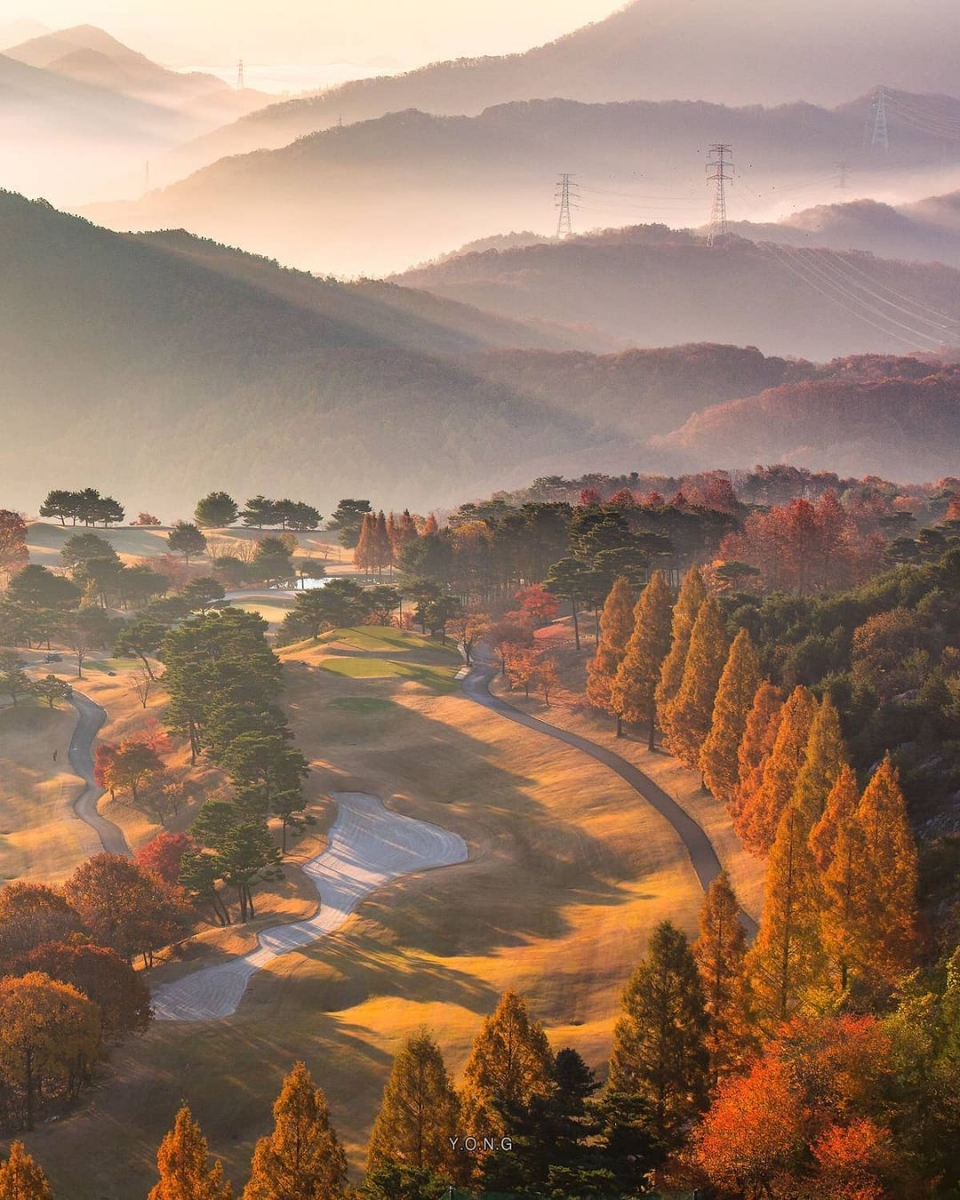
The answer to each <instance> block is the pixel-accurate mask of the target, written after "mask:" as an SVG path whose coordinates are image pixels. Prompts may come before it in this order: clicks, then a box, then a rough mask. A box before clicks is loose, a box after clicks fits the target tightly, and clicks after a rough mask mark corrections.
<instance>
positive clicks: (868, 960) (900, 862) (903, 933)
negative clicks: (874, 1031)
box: [852, 755, 917, 986]
mask: <svg viewBox="0 0 960 1200" xmlns="http://www.w3.org/2000/svg"><path fill="white" fill-rule="evenodd" d="M855 824H856V826H857V828H858V829H859V834H860V840H861V852H862V860H861V861H862V864H863V871H862V877H861V880H860V888H859V896H858V903H857V908H858V910H859V911H858V912H857V918H858V920H857V930H856V933H855V936H854V938H853V945H852V957H853V960H854V963H853V965H854V968H855V970H857V971H858V972H859V973H861V974H862V976H863V977H864V978H865V979H867V980H870V979H876V980H879V981H881V982H882V983H883V984H886V985H888V986H892V985H893V984H895V983H896V982H897V980H898V979H899V978H900V976H901V975H903V974H904V973H905V972H906V971H908V970H909V969H910V968H911V966H913V964H914V960H915V958H916V937H917V845H916V842H915V840H914V837H913V832H912V830H911V829H910V823H909V821H908V819H907V807H906V803H905V802H904V798H903V792H902V791H901V790H900V779H899V776H898V774H897V770H896V768H895V767H894V765H893V763H892V762H891V761H890V756H889V755H887V757H886V758H885V759H884V760H883V762H882V763H881V764H880V766H879V767H878V768H877V770H876V771H875V772H874V774H873V778H872V779H871V780H870V782H869V783H868V784H867V786H866V788H865V790H864V793H863V797H862V798H861V800H860V805H859V807H858V808H857V813H856V817H855Z"/></svg>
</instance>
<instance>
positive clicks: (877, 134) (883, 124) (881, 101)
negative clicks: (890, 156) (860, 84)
mask: <svg viewBox="0 0 960 1200" xmlns="http://www.w3.org/2000/svg"><path fill="white" fill-rule="evenodd" d="M873 108H874V113H873V136H872V137H871V139H870V145H871V146H872V147H873V149H874V150H882V151H883V152H884V153H886V152H887V151H888V150H889V149H890V138H889V137H888V135H887V89H886V88H883V87H878V88H877V90H876V93H875V95H874V98H873Z"/></svg>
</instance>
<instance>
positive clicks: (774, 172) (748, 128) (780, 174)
mask: <svg viewBox="0 0 960 1200" xmlns="http://www.w3.org/2000/svg"><path fill="white" fill-rule="evenodd" d="M869 110H870V99H869V97H865V98H862V99H861V101H860V102H858V103H856V104H850V105H845V106H844V107H843V109H842V110H840V109H837V110H830V109H824V108H816V107H814V106H812V105H809V104H792V105H785V106H782V107H778V108H760V107H752V108H725V107H722V106H720V105H715V104H705V103H692V102H678V101H671V102H669V103H667V102H665V103H657V104H654V103H647V102H640V101H635V102H630V103H611V104H582V103H578V102H575V101H570V100H536V101H524V102H514V103H511V104H504V105H500V106H497V107H494V108H489V109H486V110H484V112H483V113H481V114H480V115H479V116H476V117H437V116H431V115H429V114H426V113H422V112H418V111H416V110H411V111H406V112H399V113H392V114H390V115H388V116H385V117H381V118H379V119H377V120H371V121H364V122H360V123H358V124H355V125H350V126H344V127H342V128H340V127H336V128H334V129H331V130H327V131H326V132H323V133H317V134H311V135H309V136H307V137H303V138H301V139H300V140H298V141H295V142H293V143H292V144H291V145H289V146H285V147H284V148H282V149H280V150H273V151H258V152H256V153H253V154H246V155H239V156H236V157H232V158H226V159H221V160H220V161H219V162H217V163H214V164H213V165H212V166H209V167H206V168H204V169H203V170H201V171H198V172H196V173H195V174H194V175H191V176H190V177H189V178H187V179H185V180H182V181H181V182H179V183H176V184H174V185H173V186H170V187H166V188H163V189H159V190H156V191H153V192H151V193H150V194H148V195H147V196H145V197H143V198H142V199H140V200H138V201H136V202H132V203H128V204H105V205H97V206H91V207H89V208H87V209H85V210H84V212H85V214H86V215H89V216H90V217H92V218H93V219H94V220H96V221H97V222H98V223H101V224H106V225H109V226H111V227H112V228H117V229H149V228H158V227H167V226H183V227H185V228H187V229H190V230H192V231H193V232H195V233H199V234H203V235H206V236H210V237H214V238H216V239H217V240H218V241H227V242H236V243H239V244H241V245H244V246H247V247H249V248H250V249H253V250H256V251H258V252H261V253H265V254H269V255H271V256H275V257H278V258H280V259H282V260H284V261H286V262H290V263H294V264H296V265H297V266H302V267H308V268H310V269H313V270H316V271H322V272H331V271H332V272H337V273H341V274H356V273H364V274H369V273H375V274H381V273H383V272H385V271H389V270H397V269H401V268H402V267H404V266H406V265H408V264H409V263H411V262H416V261H419V260H423V259H424V258H431V257H435V256H437V255H439V254H441V253H442V252H444V251H445V250H447V249H449V247H451V246H457V245H463V244H464V243H469V242H471V241H474V240H476V239H479V238H485V237H487V236H489V235H490V233H491V231H495V230H503V229H528V230H534V231H539V232H540V233H541V235H542V234H546V233H550V232H552V231H553V229H554V228H555V227H556V212H555V210H554V185H555V183H556V180H557V173H558V171H570V172H575V173H576V174H575V178H574V189H573V194H574V200H573V204H574V214H573V215H574V218H575V221H576V222H578V223H579V225H580V227H581V228H582V227H583V226H587V227H588V228H589V227H593V228H596V227H597V226H603V225H613V224H616V225H623V224H626V223H628V222H630V223H636V222H638V221H640V220H650V219H654V220H669V221H670V222H671V223H675V224H676V223H679V224H681V225H682V224H691V223H696V224H699V223H700V222H701V221H702V220H703V219H704V218H705V217H706V216H707V215H708V213H709V203H710V195H709V193H708V191H707V189H706V186H705V177H704V165H705V161H706V160H707V157H708V153H707V150H708V147H709V146H710V144H711V143H712V142H715V141H716V140H717V139H718V138H719V137H722V138H724V139H725V140H726V141H728V142H731V143H733V145H734V147H735V150H736V159H737V161H738V162H739V163H740V171H741V176H742V178H741V179H738V181H737V183H736V184H735V185H733V186H732V188H731V196H730V207H731V212H732V213H736V211H737V208H738V206H739V207H740V208H741V209H742V207H743V206H744V204H745V203H747V202H749V203H751V204H755V203H757V202H758V201H757V198H758V197H760V201H761V202H762V203H763V204H764V205H766V206H767V207H772V208H774V210H776V207H777V206H778V205H780V204H781V200H780V199H779V197H781V196H782V195H784V194H787V195H789V194H790V192H791V188H793V187H794V186H797V187H809V186H810V184H811V180H812V179H813V180H816V179H818V178H820V179H822V178H823V177H824V175H825V174H826V178H825V179H824V180H823V182H822V183H821V185H820V186H821V189H822V192H823V194H825V195H830V194H831V190H832V176H833V164H834V163H836V162H837V161H838V160H839V159H840V158H847V159H849V160H850V161H851V162H853V163H856V165H857V169H858V170H859V172H860V174H861V176H862V177H863V178H865V179H871V178H876V179H881V180H883V181H885V182H888V183H889V180H890V178H891V177H900V178H902V179H903V180H904V186H912V187H920V186H921V181H922V180H923V178H924V172H925V171H929V172H932V171H934V170H935V171H937V172H939V171H940V170H941V169H942V161H943V148H942V143H941V141H940V140H939V139H938V138H937V137H935V136H934V135H932V134H920V133H918V134H917V135H916V137H915V138H914V139H913V140H912V141H911V142H910V143H909V144H906V143H905V144H903V145H901V146H899V147H894V148H893V149H891V150H890V151H889V152H888V153H886V154H882V153H879V152H876V151H873V150H872V149H869V148H868V149H864V148H863V146H862V143H863V127H864V119H865V117H866V116H867V115H868V114H869ZM957 114H958V121H960V102H958V105H957ZM956 169H957V171H958V179H960V161H958V162H957V164H956ZM158 170H159V168H158ZM919 194H920V195H923V194H924V193H923V192H922V191H921V192H920V193H919Z"/></svg>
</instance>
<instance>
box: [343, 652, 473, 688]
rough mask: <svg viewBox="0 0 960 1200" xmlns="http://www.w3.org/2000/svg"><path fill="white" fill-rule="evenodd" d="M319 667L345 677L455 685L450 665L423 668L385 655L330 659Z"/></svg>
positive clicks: (437, 686)
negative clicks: (387, 657)
mask: <svg viewBox="0 0 960 1200" xmlns="http://www.w3.org/2000/svg"><path fill="white" fill-rule="evenodd" d="M320 670H321V671H329V672H330V674H331V675H340V676H343V677H346V678H348V679H412V680H414V681H415V682H417V683H422V684H423V685H424V686H425V687H429V688H433V689H434V690H437V691H452V690H453V689H454V688H455V687H456V682H455V680H454V676H455V675H456V672H455V671H454V670H453V668H452V667H425V666H421V665H419V664H417V663H405V662H392V661H391V660H390V659H386V658H331V659H327V660H326V661H325V662H322V663H321V664H320Z"/></svg>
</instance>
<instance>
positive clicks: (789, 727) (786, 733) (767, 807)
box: [739, 687, 817, 854]
mask: <svg viewBox="0 0 960 1200" xmlns="http://www.w3.org/2000/svg"><path fill="white" fill-rule="evenodd" d="M816 710H817V702H816V700H815V699H814V697H813V696H812V695H811V693H810V692H809V691H808V690H807V688H804V687H797V688H794V690H793V692H791V694H790V695H789V697H788V698H787V701H786V703H785V704H784V706H783V709H782V711H781V713H780V716H779V727H778V729H777V737H776V740H775V741H774V743H773V749H772V750H771V752H770V755H769V757H768V758H767V760H766V762H765V763H764V767H763V773H762V775H761V777H760V780H759V785H758V786H757V789H756V791H755V792H753V793H752V794H751V795H747V794H744V793H743V790H742V789H741V811H740V818H739V820H740V828H741V830H742V831H743V837H744V842H745V844H746V846H747V849H748V850H751V851H752V852H753V853H755V854H767V853H769V851H770V848H771V846H772V845H773V842H774V839H775V837H776V836H777V829H778V827H779V824H780V817H781V816H782V814H783V812H784V809H786V807H787V805H788V804H789V803H790V801H791V800H792V799H793V793H794V789H795V788H796V786H797V777H798V776H799V774H800V768H801V767H802V766H803V763H804V759H805V757H806V752H807V741H808V739H809V737H810V726H811V725H812V723H813V718H814V714H815V713H816ZM808 832H809V830H808Z"/></svg>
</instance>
